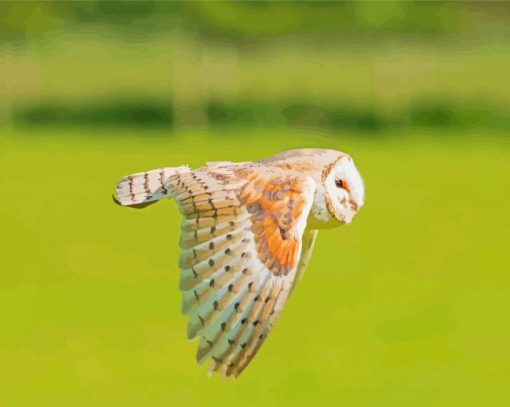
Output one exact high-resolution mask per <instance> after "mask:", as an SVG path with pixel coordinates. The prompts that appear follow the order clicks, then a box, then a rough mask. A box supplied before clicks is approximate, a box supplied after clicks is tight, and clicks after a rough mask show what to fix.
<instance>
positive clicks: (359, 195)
mask: <svg viewBox="0 0 510 407" xmlns="http://www.w3.org/2000/svg"><path fill="white" fill-rule="evenodd" d="M264 163H272V164H277V165H279V166H281V167H282V168H286V169H291V170H294V171H299V172H302V173H304V174H306V175H309V176H311V177H312V178H313V179H314V180H315V184H316V189H315V196H314V202H313V206H312V209H311V216H310V217H309V219H308V224H309V226H310V227H312V228H314V229H325V228H331V227H336V226H340V225H343V224H346V223H350V222H351V220H352V218H353V217H354V215H356V213H357V212H358V211H359V209H360V208H361V207H362V206H363V203H364V200H365V186H364V185H363V180H362V179H361V175H360V174H359V172H358V169H357V168H356V166H355V165H354V161H353V160H352V158H351V156H349V155H348V154H346V153H342V152H340V151H336V150H326V149H316V148H313V149H312V148H304V149H299V150H289V151H285V152H283V153H280V154H277V155H275V156H273V157H271V158H269V159H266V160H264Z"/></svg>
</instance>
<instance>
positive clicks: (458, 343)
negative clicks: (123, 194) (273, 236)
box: [0, 1, 510, 407]
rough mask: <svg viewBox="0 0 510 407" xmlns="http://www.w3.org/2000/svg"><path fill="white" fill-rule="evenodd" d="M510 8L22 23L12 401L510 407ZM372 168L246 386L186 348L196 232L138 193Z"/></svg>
mask: <svg viewBox="0 0 510 407" xmlns="http://www.w3.org/2000/svg"><path fill="white" fill-rule="evenodd" d="M509 74H510V7H508V3H506V2H498V3H491V2H461V1H459V2H441V1H438V2H412V1H409V2H391V1H388V2H327V3H324V2H311V3H308V2H299V3H297V2H274V3H272V2H253V3H250V2H224V3H220V2H186V3H180V2H153V1H144V2H136V1H132V2H120V1H116V2H98V1H87V2H50V1H47V2H5V1H4V2H1V3H0V186H1V188H2V192H1V193H0V231H1V232H0V253H1V256H0V258H1V261H0V291H1V292H0V363H1V369H0V376H1V377H0V379H1V380H0V404H1V405H2V406H34V405H37V406H52V407H53V406H91V405H94V406H123V407H127V406H145V405H149V406H168V405H185V406H188V405H189V406H192V405H222V406H230V405H264V406H273V405H278V406H282V405H310V404H312V403H315V404H326V405H330V404H339V405H347V406H407V407H414V406H456V405H462V406H480V405H494V406H502V405H507V404H508V403H510V389H509V386H508V385H509V383H510V350H509V346H508V344H509V341H510V329H509V327H508V310H509V309H510V298H509V289H510V277H509V275H508V272H509V270H510V267H509V266H510V264H509V261H508V249H509V243H510V237H509V229H510V214H509V202H508V198H509V192H508V190H509V187H510V182H509V178H510V160H509V159H510V154H509V153H510V142H509V140H510V139H509V131H510V114H509V113H510V109H509V107H510V86H509ZM300 147H323V148H333V149H339V150H343V151H347V152H349V153H351V154H352V155H353V156H354V158H355V160H356V162H357V165H358V167H359V169H360V171H361V173H362V174H363V176H364V179H365V182H366V187H367V199H366V206H365V207H364V208H363V209H362V211H361V212H360V214H359V216H358V217H357V218H356V219H355V220H354V222H353V224H352V225H349V226H348V227H344V228H340V229H335V230H328V231H323V232H321V233H320V234H319V238H318V244H317V245H316V250H315V253H314V256H313V257H312V261H311V264H310V266H309V269H308V271H307V273H306V275H305V277H304V279H303V281H302V282H301V284H300V285H299V288H298V289H297V290H296V291H295V293H294V295H293V297H292V298H291V300H290V301H289V302H288V304H287V307H286V310H285V312H284V313H283V315H282V318H281V320H280V321H279V323H278V325H277V327H276V329H275V331H274V332H273V333H272V334H271V336H270V339H268V341H267V342H266V344H265V345H264V346H263V348H262V350H261V352H260V353H259V354H258V356H257V357H256V358H255V360H254V361H253V362H252V364H251V365H250V366H249V368H248V369H247V370H246V371H245V373H243V375H242V376H241V377H240V379H238V380H237V381H222V380H221V379H220V378H219V377H211V378H208V377H206V370H207V369H206V367H197V366H196V365H195V362H194V352H195V347H196V344H194V343H189V342H188V341H187V340H186V339H185V325H186V320H185V318H184V317H182V316H180V314H179V310H180V294H179V292H178V289H177V281H178V270H177V265H176V263H177V256H178V253H177V241H178V231H179V227H178V225H179V215H178V211H177V209H176V207H175V206H174V205H173V204H172V203H170V202H164V203H162V204H158V205H155V206H151V207H149V208H147V209H145V210H143V211H134V210H128V209H122V208H119V207H117V206H115V205H114V204H113V203H112V201H111V194H112V192H113V188H114V185H115V182H116V181H117V180H118V178H119V177H121V176H123V175H126V174H129V173H132V172H137V171H142V170H146V169H152V168H158V167H162V166H174V165H180V164H184V163H188V164H190V165H192V166H200V165H203V164H204V162H205V161H206V160H210V161H213V160H232V161H245V160H256V159H262V158H264V157H267V156H269V155H271V154H273V153H276V152H279V151H281V150H284V149H289V148H300Z"/></svg>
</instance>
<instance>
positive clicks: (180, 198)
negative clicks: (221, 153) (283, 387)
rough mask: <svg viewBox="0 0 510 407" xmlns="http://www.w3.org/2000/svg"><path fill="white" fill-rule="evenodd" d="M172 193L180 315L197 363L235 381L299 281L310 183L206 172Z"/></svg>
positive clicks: (253, 171)
mask: <svg viewBox="0 0 510 407" xmlns="http://www.w3.org/2000/svg"><path fill="white" fill-rule="evenodd" d="M170 188H171V190H172V192H173V195H174V197H175V198H176V200H177V202H178V204H179V208H180V211H181V213H182V214H183V215H184V219H183V221H182V225H181V229H182V234H181V239H180V246H181V255H180V261H179V266H180V269H181V277H180V288H181V290H182V293H183V297H182V311H183V313H186V314H187V315H188V317H189V321H188V337H189V338H190V339H191V338H194V337H197V336H198V337H200V343H199V346H198V351H197V360H198V362H199V363H202V362H203V361H205V360H206V359H207V358H209V357H211V358H212V362H211V367H210V371H211V372H214V371H220V372H222V373H223V374H224V375H225V376H230V375H234V376H238V375H239V374H240V373H241V372H242V370H243V369H244V368H245V367H246V366H247V365H248V363H249V362H250V361H251V359H252V358H253V357H254V356H255V354H256V353H257V351H258V349H259V347H260V346H261V344H262V343H263V341H264V339H265V338H266V336H267V334H268V333H269V332H270V331H271V329H272V327H273V326H274V324H275V322H276V320H277V319H278V317H279V315H280V313H281V311H282V309H283V306H284V305H285V302H286V300H287V297H288V296H289V294H290V291H291V289H292V288H293V285H294V281H295V279H296V276H297V270H298V265H299V264H300V263H299V259H300V254H301V250H302V246H303V244H302V241H303V233H304V231H305V227H306V219H307V217H308V214H309V212H310V208H311V206H312V202H313V196H314V190H315V184H314V181H313V180H312V179H311V178H308V177H304V176H302V175H300V174H296V173H293V172H290V171H285V170H280V169H278V170H275V169H270V170H267V169H263V168H261V167H257V166H255V165H246V166H231V167H221V168H203V169H199V170H196V171H192V172H190V173H187V174H183V175H180V176H176V177H174V178H173V179H171V181H170Z"/></svg>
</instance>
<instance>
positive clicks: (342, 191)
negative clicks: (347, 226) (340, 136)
mask: <svg viewBox="0 0 510 407" xmlns="http://www.w3.org/2000/svg"><path fill="white" fill-rule="evenodd" d="M321 187H322V188H318V190H319V191H318V195H319V196H317V195H316V200H317V199H318V200H321V198H323V200H324V202H323V204H324V205H325V207H326V210H327V212H328V215H330V216H331V217H332V218H333V219H334V220H336V221H339V222H340V223H342V224H343V223H350V222H351V220H352V218H353V217H354V215H356V213H358V211H359V209H360V208H361V207H362V206H363V204H364V200H365V187H364V185H363V180H362V179H361V175H360V173H359V172H358V169H357V168H356V166H355V165H354V161H353V160H352V158H351V157H350V156H349V155H347V154H343V153H341V154H340V156H339V158H337V159H336V160H334V161H333V162H331V163H329V164H327V165H325V166H324V168H323V170H322V173H321ZM320 189H322V191H320ZM322 193H323V197H321V196H320V195H321V194H322ZM321 204H322V202H316V205H317V206H318V207H319V208H318V209H322V208H321V206H322V205H321ZM317 215H319V214H317ZM323 215H325V214H323ZM323 217H324V218H328V216H323ZM333 219H331V220H333ZM324 220H326V219H324ZM328 220H329V219H328Z"/></svg>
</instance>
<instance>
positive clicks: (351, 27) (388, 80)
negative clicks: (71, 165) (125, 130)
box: [0, 0, 510, 130]
mask: <svg viewBox="0 0 510 407" xmlns="http://www.w3.org/2000/svg"><path fill="white" fill-rule="evenodd" d="M509 23H510V8H508V7H507V6H506V4H504V3H499V2H462V1H457V2H451V1H435V2H423V1H404V2H398V1H388V2H376V1H375V2H369V1H361V2H351V1H338V2H322V1H309V2H295V1H291V2H269V1H257V2H208V1H204V2H178V1H175V2H163V1H150V0H149V1H86V2H59V1H47V2H19V1H7V2H2V3H0V92H2V95H3V105H4V106H3V109H2V110H3V112H4V113H3V116H4V120H3V121H4V122H6V121H14V122H20V123H29V124H35V125H42V124H50V125H55V124H66V125H68V124H71V125H75V124H92V125H104V124H111V125H144V126H146V125H162V126H169V125H175V124H195V125H196V124H199V125H206V124H211V125H219V126H223V125H232V124H239V125H246V124H250V125H252V124H262V125H263V124H278V125H297V126H320V127H326V128H333V129H336V128H352V129H362V130H367V129H368V130H375V129H384V128H387V127H392V126H408V125H419V126H421V125H436V126H467V127H469V126H475V125H480V126H493V127H498V128H500V127H504V128H507V127H510V121H509V120H508V115H507V112H506V109H507V106H509V105H510V95H508V94H503V95H499V94H498V95H496V93H497V92H498V84H497V83H492V82H491V83H490V86H488V85H480V86H485V87H487V88H490V90H489V91H487V92H485V93H487V94H488V95H489V98H487V97H485V96H486V95H484V96H483V97H480V92H479V91H478V90H477V89H473V85H472V82H473V80H472V79H473V78H476V79H477V78H482V77H484V80H485V81H489V80H491V79H490V78H487V77H488V76H490V75H487V74H486V72H491V70H490V68H486V69H485V71H480V72H470V71H468V73H467V74H465V75H464V76H460V77H459V78H460V79H457V78H456V75H455V72H453V70H454V69H459V67H460V68H462V69H464V67H467V66H469V64H470V62H469V61H468V60H465V59H459V62H458V63H453V64H451V66H450V65H448V66H447V67H446V68H444V69H443V68H442V64H443V60H444V61H448V51H446V53H444V54H440V55H439V54H438V56H434V58H432V57H431V56H429V55H425V56H424V57H423V58H422V59H423V61H422V62H423V63H425V65H427V64H428V65H430V66H428V65H427V66H428V68H427V67H426V68H427V69H429V71H428V72H425V74H426V75H428V79H426V75H423V76H420V75H421V72H420V70H421V69H422V66H421V65H419V64H420V63H422V62H420V63H418V65H419V66H417V67H416V66H413V65H412V64H413V61H412V58H408V57H407V56H405V55H404V57H402V55H403V54H404V53H408V54H411V55H412V53H413V52H414V51H413V46H415V45H413V44H418V46H421V45H420V44H421V43H423V42H425V43H430V42H432V43H438V44H440V45H439V46H436V49H439V50H440V49H441V47H442V44H443V43H448V42H450V43H451V42H452V39H454V42H455V41H458V40H459V38H462V39H463V40H464V41H465V42H466V39H468V40H467V42H473V43H476V42H477V41H479V40H480V38H482V37H486V36H492V37H494V36H495V37H496V38H497V39H496V40H495V42H496V43H497V44H498V46H499V45H500V44H506V40H500V38H502V37H505V36H506V37H507V36H508V34H510V28H509V27H510V24H509ZM74 32H85V33H88V34H87V35H89V36H90V38H91V39H93V41H95V43H96V45H95V46H96V48H98V49H99V48H101V47H103V46H104V44H103V43H106V42H108V41H110V37H114V38H115V41H116V42H115V43H113V42H112V45H111V47H112V49H114V50H115V49H118V48H126V49H130V50H131V49H134V48H132V47H133V46H134V45H133V44H136V43H140V44H144V45H143V46H145V47H146V48H147V49H149V48H154V49H155V48H156V47H157V46H160V47H161V49H162V50H163V51H162V52H161V53H160V54H159V55H156V54H155V58H158V59H160V60H162V61H163V60H165V61H167V59H166V56H168V59H169V60H168V61H167V63H168V66H166V67H165V68H163V69H162V70H161V72H163V74H162V76H161V78H159V79H158V78H154V82H156V81H157V80H159V83H160V84H161V86H160V87H157V86H154V87H153V89H154V91H153V94H150V91H147V93H144V94H137V92H139V91H140V89H142V88H143V87H145V89H148V88H149V87H148V85H147V84H145V85H140V86H139V87H138V88H136V87H133V89H134V90H133V89H132V91H131V95H127V94H122V92H126V89H131V88H130V86H134V85H133V83H134V82H135V81H133V80H131V78H133V77H136V78H137V79H138V77H139V76H143V75H144V74H146V75H147V79H150V78H149V77H148V75H151V74H153V73H154V71H153V70H150V69H148V68H144V70H143V69H141V68H140V67H135V68H133V71H129V70H128V67H127V66H126V64H125V63H123V62H122V61H121V60H120V58H117V59H118V60H119V62H116V61H115V60H114V58H113V57H112V58H111V60H110V59H108V61H109V62H108V64H109V66H108V69H109V70H110V71H112V72H113V73H109V75H110V76H108V75H106V74H107V73H108V72H105V71H104V70H103V71H101V72H100V74H97V75H96V76H102V77H103V79H102V80H103V81H102V82H101V81H99V82H97V83H98V85H96V87H102V88H104V89H105V91H108V88H109V87H110V86H111V84H112V83H113V82H114V81H115V79H116V78H117V77H122V76H123V75H124V77H125V78H126V79H125V81H124V82H123V83H121V84H120V85H119V86H118V88H119V89H120V91H119V89H116V88H114V87H112V88H111V89H110V91H111V93H112V95H114V96H115V97H110V98H108V97H104V95H99V94H98V95H96V96H95V97H94V98H90V97H88V94H87V91H86V90H83V89H82V88H86V87H87V86H89V85H87V83H89V84H90V83H91V82H93V79H94V78H92V77H91V76H90V77H88V76H87V78H88V82H86V81H84V82H83V83H82V84H81V85H79V84H78V81H76V77H73V78H68V82H69V85H67V86H68V88H69V90H70V92H69V91H68V92H67V93H66V92H63V91H62V89H63V88H65V83H66V82H65V80H66V78H65V76H66V75H68V72H67V71H71V72H73V69H74V70H76V71H78V70H80V69H83V70H85V69H87V68H86V67H87V64H89V63H90V61H91V60H93V58H92V57H90V58H89V59H87V54H86V52H88V51H83V53H82V54H80V53H79V52H75V51H73V52H75V53H74V54H73V53H71V52H70V53H69V55H67V58H65V57H63V58H61V59H60V60H58V63H57V62H55V61H57V59H55V58H54V57H53V56H52V55H51V52H50V51H49V50H51V49H52V47H53V45H52V44H53V43H54V42H55V41H57V40H58V38H65V41H68V42H69V45H66V46H68V47H73V46H78V47H79V46H82V45H83V44H85V45H87V42H83V41H82V42H73V41H75V39H74V37H72V35H71V36H70V34H69V33H74ZM94 33H99V35H98V38H95V37H94V35H95V34H94ZM69 38H70V39H69ZM94 38H95V39H94ZM118 38H121V39H122V41H117V39H118ZM162 38H163V39H162ZM80 41H81V40H80ZM91 41H92V40H91ZM382 41H386V42H387V43H392V41H393V42H394V43H405V44H407V43H411V45H410V46H406V47H407V48H405V49H403V50H402V51H398V52H401V54H402V55H401V54H399V53H398V52H396V51H394V50H393V51H392V52H394V53H395V55H393V56H392V55H390V56H389V57H388V58H387V57H386V55H385V51H384V48H382V47H381V49H380V50H378V47H379V45H378V44H380V43H381V42H382ZM62 44H64V40H62ZM65 44H67V42H66V43H65ZM158 44H160V45H158ZM161 44H168V45H169V47H168V49H167V48H165V46H164V45H161ZM276 44H283V45H276ZM339 44H341V45H339ZM358 44H361V45H360V46H359V50H358V48H356V47H358ZM449 46H450V47H451V44H450V45H449ZM455 46H456V45H455V44H454V47H455ZM349 49H351V50H350V51H348V52H347V54H345V52H344V51H345V50H349ZM417 49H421V48H417ZM275 50H276V51H275ZM310 50H312V52H310ZM390 50H391V49H390ZM155 52H156V51H155ZM271 52H272V53H271ZM417 52H418V51H417ZM420 52H421V51H420ZM427 52H429V51H427ZM433 52H435V51H433ZM463 52H464V51H463ZM480 52H485V51H480ZM490 52H491V55H492V54H494V55H496V56H495V57H494V58H493V59H494V61H496V62H495V63H493V64H492V65H496V66H499V65H498V64H499V62H500V59H498V58H499V57H498V56H497V55H499V54H497V52H499V51H497V50H496V51H494V50H491V51H490ZM357 53H359V54H360V55H361V57H358V55H357ZM48 54H49V55H50V56H49V57H48V56H47V55H48ZM287 54H288V55H287ZM76 55H80V56H82V57H83V58H84V61H83V64H82V65H83V67H80V66H76V65H73V66H71V65H72V61H73V58H76ZM280 55H281V56H280ZM308 55H309V58H308V59H310V58H311V59H312V61H311V62H308V65H306V63H305V62H306V59H307V57H308ZM138 57H139V58H140V60H141V59H143V58H142V56H138ZM52 58H53V59H52ZM133 58H134V59H136V58H137V57H136V56H135V57H133ZM335 58H336V59H335ZM392 58H393V59H392ZM402 58H406V61H405V64H407V65H409V66H407V65H406V66H405V67H404V68H402V67H401V66H400V65H405V64H401V63H400V62H401V61H402ZM276 59H278V60H276ZM53 60H55V61H53ZM48 61H50V62H51V61H53V62H51V63H50V62H48ZM296 61H297V63H296ZM473 61H475V63H474V65H475V66H476V64H477V62H476V61H478V60H477V59H475V60H473ZM502 61H503V64H501V66H502V68H501V69H502V70H504V66H507V65H506V63H507V61H508V59H504V60H502ZM402 62H404V61H402ZM454 62H455V61H454ZM165 63H166V62H165ZM63 64H65V67H62V65H63ZM150 64H154V60H151V61H149V62H147V65H150ZM278 64H279V65H278ZM314 64H315V65H316V66H317V68H314ZM103 65H104V63H103ZM305 65H306V66H305ZM415 65H416V64H415ZM503 65H504V66H503ZM328 66H332V67H333V69H332V70H331V69H330V72H329V76H328V75H326V74H324V72H323V69H324V67H328ZM367 66H368V68H367ZM20 67H21V68H20ZM41 67H42V68H41ZM399 69H400V71H399ZM406 69H407V70H408V71H409V70H416V71H417V72H416V73H413V72H411V74H409V72H408V71H406ZM437 69H443V70H444V71H445V72H447V73H448V72H449V74H448V75H449V76H447V78H448V80H447V82H446V83H443V82H444V81H445V80H441V79H439V80H435V79H434V75H435V70H437ZM60 70H61V71H60ZM335 70H336V71H337V72H336V71H335ZM53 71H54V72H55V73H52V72H53ZM276 71H278V72H279V73H278V74H276V73H275V72H276ZM57 72H58V73H57ZM254 72H255V73H254ZM316 72H319V75H315V73H316ZM452 72H453V73H452ZM498 72H499V71H498ZM59 73H60V74H59ZM85 74H86V75H89V74H88V73H84V75H85ZM45 75H46V76H47V77H48V78H49V79H44V77H45ZM76 75H79V73H78V72H77V73H76ZM278 75H280V76H278ZM404 75H405V77H404ZM498 75H499V73H496V74H494V75H493V76H494V77H495V78H493V79H492V80H493V81H497V79H501V78H498ZM17 76H19V77H20V78H21V77H23V78H22V80H17V78H16V77H17ZM287 77H291V79H288V78H287ZM108 78H110V79H108ZM367 78H370V80H368V82H370V83H368V84H367ZM431 78H432V79H431ZM286 80H287V81H288V83H287V82H285V81H286ZM427 80H428V81H429V82H430V81H431V84H432V85H433V86H429V85H430V84H427ZM73 81H75V83H73ZM334 81H337V82H334ZM420 81H421V82H423V85H422V86H421V85H420V83H419V82H420ZM18 82H19V83H18ZM57 82H58V83H59V86H60V88H61V89H60V90H58V88H59V86H57V85H56V83H57ZM333 82H334V83H333ZM456 82H458V83H456ZM453 85H455V86H453ZM73 86H74V87H73ZM420 86H421V87H420ZM452 86H453V88H452V89H453V90H451V89H450V87H452ZM89 87H90V86H89ZM397 87H399V88H398V89H397ZM90 88H91V87H90ZM48 89H50V90H51V91H50V90H48ZM54 89H57V90H54ZM428 89H430V91H428V92H427V90H428ZM494 89H496V90H494ZM459 90H460V92H458V94H456V93H455V92H456V91H459ZM119 92H120V93H119ZM128 93H129V92H128ZM139 93H140V92H139ZM358 94H359V95H361V96H360V97H359V98H358V97H357V95H358ZM407 94H409V95H412V96H406V95H407ZM450 94H451V95H450ZM464 94H468V96H469V95H470V97H469V98H464ZM55 95H57V96H55ZM69 95H71V97H70V96H69ZM416 95H418V96H416ZM445 95H446V96H451V97H445ZM493 96H494V98H493ZM499 96H501V98H502V100H504V101H505V103H504V104H503V105H501V107H498V108H496V107H495V106H496V105H497V104H498V100H497V98H498V97H499ZM413 98H414V99H413ZM491 98H492V99H494V100H487V99H491ZM393 99H395V100H397V99H398V102H395V103H393V102H392V100H393ZM507 102H508V103H507ZM0 103H1V102H0ZM386 105H387V106H386ZM388 106H389V107H388ZM0 119H1V118H0ZM0 122H1V120H0Z"/></svg>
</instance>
